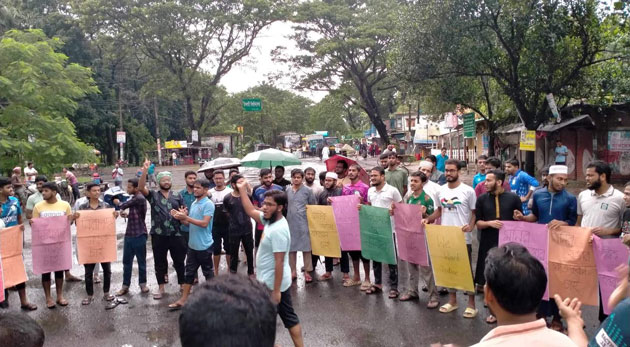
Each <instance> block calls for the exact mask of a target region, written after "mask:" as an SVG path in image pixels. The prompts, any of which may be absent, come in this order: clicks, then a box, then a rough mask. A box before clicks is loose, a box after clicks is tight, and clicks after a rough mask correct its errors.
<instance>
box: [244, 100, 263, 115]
mask: <svg viewBox="0 0 630 347" xmlns="http://www.w3.org/2000/svg"><path fill="white" fill-rule="evenodd" d="M243 110H244V111H247V112H252V111H254V112H255V111H262V101H261V100H260V99H243Z"/></svg>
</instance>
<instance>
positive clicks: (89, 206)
mask: <svg viewBox="0 0 630 347" xmlns="http://www.w3.org/2000/svg"><path fill="white" fill-rule="evenodd" d="M85 191H86V196H87V198H88V200H87V201H86V202H84V203H82V204H80V205H79V206H78V208H77V210H79V211H93V210H101V209H106V208H110V206H109V205H108V204H107V203H106V202H103V201H101V200H100V199H99V198H100V196H101V186H100V185H98V184H96V183H88V184H87V185H86V186H85ZM117 216H118V213H117V212H115V211H114V218H115V217H117ZM80 217H81V213H80V212H76V213H75V218H80ZM100 264H101V267H102V268H103V300H105V301H112V300H114V296H113V295H110V294H109V287H110V283H111V279H112V266H111V263H109V262H105V263H100ZM83 266H84V267H85V291H86V292H87V297H86V298H85V299H83V301H82V302H81V304H82V305H89V304H90V303H92V300H93V296H94V283H93V281H94V276H93V273H94V267H95V266H96V264H85V265H83Z"/></svg>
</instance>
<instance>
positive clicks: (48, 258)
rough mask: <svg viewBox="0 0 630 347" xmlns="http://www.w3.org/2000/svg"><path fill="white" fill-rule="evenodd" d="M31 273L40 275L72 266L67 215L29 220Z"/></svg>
mask: <svg viewBox="0 0 630 347" xmlns="http://www.w3.org/2000/svg"><path fill="white" fill-rule="evenodd" d="M31 229H32V234H33V236H32V251H33V273H35V274H36V275H41V274H45V273H49V272H53V271H62V270H69V269H70V268H72V243H71V238H70V223H69V222H68V217H67V216H57V217H47V218H34V219H33V220H32V221H31Z"/></svg>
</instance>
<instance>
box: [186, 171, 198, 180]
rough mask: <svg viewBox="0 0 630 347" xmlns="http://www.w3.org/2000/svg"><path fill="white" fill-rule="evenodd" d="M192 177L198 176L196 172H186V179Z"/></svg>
mask: <svg viewBox="0 0 630 347" xmlns="http://www.w3.org/2000/svg"><path fill="white" fill-rule="evenodd" d="M190 175H195V176H197V173H196V172H194V171H190V170H189V171H186V173H185V174H184V178H188V176H190Z"/></svg>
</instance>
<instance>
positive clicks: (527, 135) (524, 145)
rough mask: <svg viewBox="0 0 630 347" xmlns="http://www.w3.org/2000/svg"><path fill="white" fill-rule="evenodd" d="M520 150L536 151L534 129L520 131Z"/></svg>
mask: <svg viewBox="0 0 630 347" xmlns="http://www.w3.org/2000/svg"><path fill="white" fill-rule="evenodd" d="M520 149H521V151H531V152H535V151H536V130H523V131H521V145H520Z"/></svg>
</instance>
